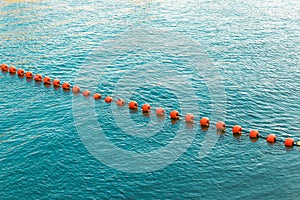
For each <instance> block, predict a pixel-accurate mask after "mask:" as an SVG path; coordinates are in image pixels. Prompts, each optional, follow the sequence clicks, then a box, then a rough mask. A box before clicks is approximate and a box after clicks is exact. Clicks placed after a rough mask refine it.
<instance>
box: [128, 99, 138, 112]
mask: <svg viewBox="0 0 300 200" xmlns="http://www.w3.org/2000/svg"><path fill="white" fill-rule="evenodd" d="M128 108H129V109H131V110H136V109H137V108H138V104H137V102H136V101H131V102H129V104H128Z"/></svg>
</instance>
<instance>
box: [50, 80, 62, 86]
mask: <svg viewBox="0 0 300 200" xmlns="http://www.w3.org/2000/svg"><path fill="white" fill-rule="evenodd" d="M52 84H53V86H54V87H60V81H59V80H58V79H54V80H53V82H52Z"/></svg>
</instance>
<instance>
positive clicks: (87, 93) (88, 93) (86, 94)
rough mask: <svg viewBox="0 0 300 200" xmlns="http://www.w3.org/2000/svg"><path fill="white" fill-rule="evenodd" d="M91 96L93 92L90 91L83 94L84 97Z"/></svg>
mask: <svg viewBox="0 0 300 200" xmlns="http://www.w3.org/2000/svg"><path fill="white" fill-rule="evenodd" d="M90 94H91V92H90V91H88V90H84V91H83V92H82V95H83V96H86V97H87V96H90Z"/></svg>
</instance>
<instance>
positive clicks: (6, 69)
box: [1, 64, 8, 72]
mask: <svg viewBox="0 0 300 200" xmlns="http://www.w3.org/2000/svg"><path fill="white" fill-rule="evenodd" d="M1 70H2V71H3V72H7V71H8V66H7V65H6V64H1Z"/></svg>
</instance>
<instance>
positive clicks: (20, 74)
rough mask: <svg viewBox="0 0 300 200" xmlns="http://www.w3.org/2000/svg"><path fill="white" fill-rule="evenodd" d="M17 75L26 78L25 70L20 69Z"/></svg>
mask: <svg viewBox="0 0 300 200" xmlns="http://www.w3.org/2000/svg"><path fill="white" fill-rule="evenodd" d="M17 74H18V76H20V77H23V76H24V69H18V71H17Z"/></svg>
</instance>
